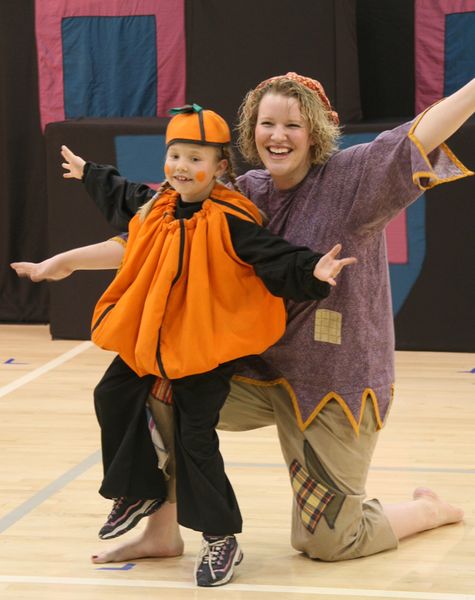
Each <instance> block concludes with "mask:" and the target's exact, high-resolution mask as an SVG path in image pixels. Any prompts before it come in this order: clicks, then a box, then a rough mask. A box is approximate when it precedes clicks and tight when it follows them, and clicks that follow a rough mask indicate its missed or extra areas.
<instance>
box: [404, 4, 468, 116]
mask: <svg viewBox="0 0 475 600" xmlns="http://www.w3.org/2000/svg"><path fill="white" fill-rule="evenodd" d="M474 10H475V0H438V1H437V2H434V0H416V1H415V55H416V56H415V70H416V106H415V110H416V114H417V113H420V112H421V111H423V110H424V109H425V108H427V107H428V106H429V105H431V104H433V103H434V102H436V101H437V100H440V98H442V97H443V95H444V80H445V16H446V15H449V14H452V13H464V12H472V11H474Z"/></svg>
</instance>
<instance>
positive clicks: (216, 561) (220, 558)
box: [195, 535, 243, 587]
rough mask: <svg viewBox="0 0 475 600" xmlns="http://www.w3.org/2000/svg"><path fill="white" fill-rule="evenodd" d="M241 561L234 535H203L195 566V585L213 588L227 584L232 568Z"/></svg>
mask: <svg viewBox="0 0 475 600" xmlns="http://www.w3.org/2000/svg"><path fill="white" fill-rule="evenodd" d="M242 559H243V553H242V552H241V549H240V548H239V544H238V543H237V540H236V538H235V536H234V535H226V536H223V537H219V536H210V535H203V542H202V546H201V550H200V553H199V554H198V557H197V559H196V564H195V581H196V585H198V586H199V587H213V586H218V585H224V584H226V583H228V582H229V581H230V580H231V578H232V576H233V573H234V566H235V565H238V564H239V563H240V562H241V561H242Z"/></svg>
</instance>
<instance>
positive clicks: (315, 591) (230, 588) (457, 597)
mask: <svg viewBox="0 0 475 600" xmlns="http://www.w3.org/2000/svg"><path fill="white" fill-rule="evenodd" d="M0 583H16V584H22V583H24V584H39V585H72V586H73V585H76V586H77V585H84V586H92V587H120V588H123V587H128V588H161V589H187V590H188V589H189V590H197V587H196V586H195V585H194V584H193V583H187V582H183V581H152V580H145V579H122V578H120V579H119V578H110V579H99V578H98V579H95V578H81V577H41V576H34V575H0ZM219 592H220V593H222V592H249V593H273V594H301V595H304V596H310V595H313V596H327V597H328V596H334V597H335V598H344V597H349V596H351V597H353V598H367V599H368V598H393V599H396V600H475V595H474V594H452V593H435V592H414V591H403V590H400V591H398V590H384V589H379V590H372V589H357V588H356V589H355V588H330V587H311V586H289V585H282V586H281V585H262V584H245V583H230V584H228V585H225V586H222V587H220V588H219Z"/></svg>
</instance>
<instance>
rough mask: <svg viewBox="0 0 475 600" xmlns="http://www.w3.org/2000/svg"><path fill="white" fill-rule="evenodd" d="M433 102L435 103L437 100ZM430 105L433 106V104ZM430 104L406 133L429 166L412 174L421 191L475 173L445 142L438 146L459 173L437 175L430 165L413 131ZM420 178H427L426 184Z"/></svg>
mask: <svg viewBox="0 0 475 600" xmlns="http://www.w3.org/2000/svg"><path fill="white" fill-rule="evenodd" d="M439 102H440V100H439ZM435 104H437V102H436V103H435ZM432 106H434V104H433V105H432ZM432 106H429V108H426V110H425V111H424V112H422V113H421V114H420V115H419V117H418V118H417V119H416V120H415V121H414V124H413V125H412V127H411V129H410V130H409V132H408V134H407V136H408V138H409V139H410V140H411V142H412V143H413V144H414V145H415V146H416V148H417V149H418V150H419V153H420V155H421V156H422V158H423V159H424V161H425V163H426V164H427V166H428V168H429V170H427V171H416V172H415V173H413V175H412V181H413V182H414V183H415V184H416V185H417V187H418V188H419V189H420V190H423V191H425V190H430V189H431V188H433V187H435V186H436V185H440V184H441V183H448V182H450V181H455V180H456V179H462V177H470V176H471V175H475V173H474V172H473V171H470V169H467V167H466V166H465V165H464V164H463V163H462V162H461V161H460V160H459V159H458V158H457V157H456V156H455V154H454V153H453V152H452V150H451V149H450V148H449V147H448V146H447V144H445V143H442V144H440V145H439V148H440V149H441V150H442V152H444V154H445V155H446V156H447V158H449V159H450V160H451V161H452V163H453V164H454V165H455V166H456V167H457V168H458V169H459V170H460V173H459V174H457V175H451V176H450V177H439V176H438V175H437V174H436V172H435V171H434V168H433V167H432V164H431V162H430V160H429V157H428V156H427V152H426V151H425V149H424V147H423V146H422V144H421V142H420V141H419V139H418V138H417V136H416V135H415V133H414V131H415V129H416V127H417V125H418V124H419V123H420V121H421V120H422V119H423V117H424V115H425V114H426V113H427V111H429V110H430V109H431V108H432ZM421 179H428V180H429V181H428V184H427V185H423V184H422V183H421Z"/></svg>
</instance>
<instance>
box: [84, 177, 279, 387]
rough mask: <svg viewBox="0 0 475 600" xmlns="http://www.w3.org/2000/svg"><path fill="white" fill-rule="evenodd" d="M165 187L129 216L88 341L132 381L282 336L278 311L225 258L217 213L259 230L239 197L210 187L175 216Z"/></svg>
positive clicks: (257, 347) (190, 367)
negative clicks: (198, 203)
mask: <svg viewBox="0 0 475 600" xmlns="http://www.w3.org/2000/svg"><path fill="white" fill-rule="evenodd" d="M177 198H178V194H177V192H175V191H174V190H166V191H165V192H164V193H163V194H162V196H161V197H160V199H159V200H157V202H156V203H155V205H154V206H153V208H152V211H151V212H150V214H149V215H148V216H147V218H146V219H145V221H144V222H141V221H140V219H139V216H138V215H136V216H135V217H134V218H133V219H132V221H131V222H130V225H129V241H128V244H127V250H126V253H125V257H124V262H123V266H122V269H121V271H120V272H119V273H118V275H117V276H116V278H115V279H114V281H113V282H112V283H111V285H110V286H109V287H108V289H107V290H106V291H105V293H104V294H103V296H102V297H101V299H100V300H99V302H98V304H97V306H96V309H95V311H94V316H93V328H92V340H93V341H94V343H95V344H97V345H98V346H100V347H101V348H105V349H107V350H114V351H116V352H118V353H119V354H120V356H121V357H122V359H123V360H124V361H125V362H126V363H127V364H128V365H129V367H130V368H131V369H133V370H134V371H135V372H136V373H137V375H139V376H142V375H148V374H155V375H160V376H162V377H167V378H169V379H177V378H180V377H184V376H187V375H193V374H196V373H203V372H206V371H210V370H212V369H214V368H215V367H217V366H218V365H219V364H221V363H224V362H228V361H230V360H233V359H235V358H238V357H241V356H246V355H249V354H258V353H261V352H263V351H264V350H266V349H267V348H268V347H269V346H271V345H272V344H273V343H274V342H276V341H277V340H278V339H279V338H280V337H281V336H282V334H283V333H284V329H285V316H286V315H285V308H284V304H283V301H282V299H281V298H277V297H276V296H273V295H272V294H271V293H270V292H269V291H268V290H267V288H266V287H265V285H264V284H263V282H262V280H261V279H260V278H259V277H257V275H256V274H255V271H254V269H253V267H252V266H250V265H248V264H246V263H245V262H243V261H242V260H241V259H240V258H239V257H238V256H237V254H236V252H235V251H234V248H233V245H232V241H231V238H230V233H229V228H228V224H227V221H226V218H225V213H229V214H233V215H235V216H237V217H239V218H241V219H244V220H247V221H254V222H256V223H259V224H260V223H261V217H260V214H259V212H258V210H257V209H256V207H255V206H254V204H252V203H251V202H250V201H249V200H247V198H245V197H244V196H242V195H241V194H239V193H237V192H235V191H232V190H229V189H227V188H226V187H225V186H223V185H221V184H216V186H215V187H214V189H213V191H212V193H211V198H210V199H209V200H206V201H205V202H204V203H203V204H202V208H201V210H199V211H198V212H196V213H195V214H194V215H193V217H192V218H191V219H187V220H182V219H180V220H177V219H175V217H174V213H175V207H176V202H177Z"/></svg>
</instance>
